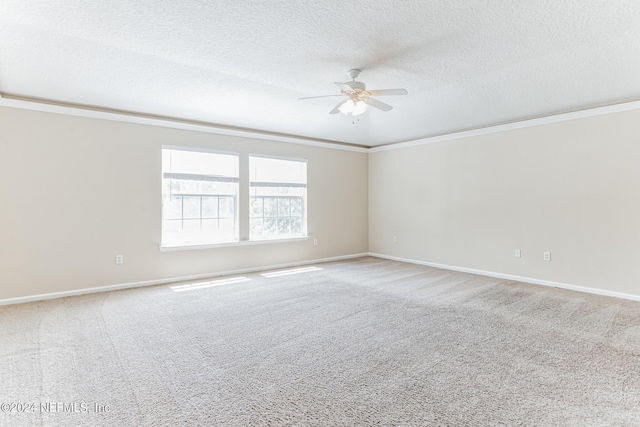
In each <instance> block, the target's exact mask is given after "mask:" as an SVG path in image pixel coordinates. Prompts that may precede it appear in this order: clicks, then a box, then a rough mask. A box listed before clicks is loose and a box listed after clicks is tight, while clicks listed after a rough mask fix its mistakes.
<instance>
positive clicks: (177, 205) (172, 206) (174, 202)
mask: <svg viewBox="0 0 640 427" xmlns="http://www.w3.org/2000/svg"><path fill="white" fill-rule="evenodd" d="M162 218H163V219H182V197H165V199H164V203H163V204H162Z"/></svg>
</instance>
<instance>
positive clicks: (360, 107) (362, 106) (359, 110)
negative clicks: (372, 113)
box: [351, 100, 369, 116]
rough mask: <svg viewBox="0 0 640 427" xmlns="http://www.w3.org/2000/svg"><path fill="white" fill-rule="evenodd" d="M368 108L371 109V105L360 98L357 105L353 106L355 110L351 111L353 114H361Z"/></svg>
mask: <svg viewBox="0 0 640 427" xmlns="http://www.w3.org/2000/svg"><path fill="white" fill-rule="evenodd" d="M368 109H369V105H368V104H366V103H365V102H364V101H362V100H360V101H358V102H356V105H355V107H354V108H353V111H352V112H351V114H353V115H354V116H359V115H360V114H362V113H364V112H365V111H367V110H368Z"/></svg>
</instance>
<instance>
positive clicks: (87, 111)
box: [0, 93, 369, 153]
mask: <svg viewBox="0 0 640 427" xmlns="http://www.w3.org/2000/svg"><path fill="white" fill-rule="evenodd" d="M0 107H11V108H20V109H24V110H32V111H42V112H46V113H55V114H65V115H69V116H78V117H87V118H92V119H102V120H110V121H116V122H126V123H135V124H142V125H151V126H161V127H167V128H173V129H182V130H190V131H196V132H205V133H212V134H216V135H226V136H239V137H244V138H253V139H261V140H267V141H276V142H286V143H289V144H299V145H308V146H312V147H320V148H329V149H333V150H344V151H355V152H357V153H367V152H368V151H369V148H368V147H365V146H358V145H352V144H346V143H344V144H343V143H339V142H334V141H325V140H317V139H313V138H304V137H300V136H294V135H284V134H277V133H270V132H262V131H258V130H252V129H243V128H235V127H230V126H222V125H216V124H214V123H207V122H199V121H192V120H185V119H179V118H174V117H164V116H154V115H150V114H143V113H137V112H133V111H121V110H112V109H107V108H99V107H93V106H88V105H78V104H67V103H62V102H57V101H50V100H45V99H38V98H28V97H23V96H18V95H12V94H7V93H4V94H3V93H0Z"/></svg>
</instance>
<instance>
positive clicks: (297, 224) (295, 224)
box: [291, 218, 302, 234]
mask: <svg viewBox="0 0 640 427" xmlns="http://www.w3.org/2000/svg"><path fill="white" fill-rule="evenodd" d="M301 233H302V218H291V234H301Z"/></svg>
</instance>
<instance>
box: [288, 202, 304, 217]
mask: <svg viewBox="0 0 640 427" xmlns="http://www.w3.org/2000/svg"><path fill="white" fill-rule="evenodd" d="M290 203H291V216H301V215H302V199H301V198H298V197H296V198H292V199H291V202H290Z"/></svg>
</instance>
